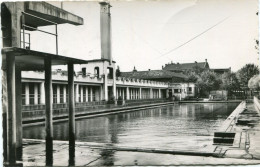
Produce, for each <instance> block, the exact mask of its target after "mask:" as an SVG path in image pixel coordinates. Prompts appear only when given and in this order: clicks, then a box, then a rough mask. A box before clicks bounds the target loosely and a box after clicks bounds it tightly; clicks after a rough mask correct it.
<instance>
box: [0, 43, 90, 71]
mask: <svg viewBox="0 0 260 167" xmlns="http://www.w3.org/2000/svg"><path fill="white" fill-rule="evenodd" d="M11 54H12V55H15V63H16V66H17V67H19V68H21V70H23V71H37V70H38V71H41V70H44V59H45V58H46V57H48V58H50V59H51V60H52V65H67V64H68V63H73V64H85V63H86V62H87V61H85V60H81V59H75V58H71V57H66V56H61V55H55V54H50V53H45V52H39V51H33V50H27V49H22V48H17V47H7V48H3V49H2V59H3V61H2V62H3V64H2V68H5V66H6V65H5V62H6V61H5V60H6V56H8V55H11Z"/></svg>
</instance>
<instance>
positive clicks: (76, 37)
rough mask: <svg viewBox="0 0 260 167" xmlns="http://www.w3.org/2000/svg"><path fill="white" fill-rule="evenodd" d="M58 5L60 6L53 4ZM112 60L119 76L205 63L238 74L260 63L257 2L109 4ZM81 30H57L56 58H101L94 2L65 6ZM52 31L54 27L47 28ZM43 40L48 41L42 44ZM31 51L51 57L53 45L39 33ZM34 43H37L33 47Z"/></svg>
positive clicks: (64, 27)
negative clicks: (78, 20)
mask: <svg viewBox="0 0 260 167" xmlns="http://www.w3.org/2000/svg"><path fill="white" fill-rule="evenodd" d="M52 4H55V5H58V6H59V5H60V3H59V2H58V3H54V2H52ZM110 4H111V5H112V8H111V17H112V56H113V59H114V60H115V61H116V63H117V65H119V66H120V69H121V71H130V70H132V69H133V67H134V66H135V67H136V69H137V70H148V69H154V70H156V69H161V68H162V65H164V64H166V63H168V62H171V61H173V62H175V63H176V62H180V63H185V62H194V61H198V62H201V61H205V59H207V60H208V62H209V65H210V68H228V67H231V68H232V71H236V70H238V69H239V68H241V67H242V66H243V65H245V64H246V63H255V64H257V65H258V64H259V59H258V54H257V51H256V49H255V39H257V38H258V17H257V15H256V12H257V11H258V1H257V0H172V1H166V0H165V1H131V2H122V1H121V2H118V1H112V2H111V3H110ZM63 6H64V9H65V10H67V11H69V12H72V13H74V14H76V15H79V16H81V17H83V18H84V25H82V26H73V25H59V26H58V31H59V54H61V55H64V56H69V57H75V58H81V59H86V60H91V59H99V58H101V54H100V28H99V26H100V18H99V17H100V9H99V4H98V2H64V3H63ZM45 29H48V30H54V28H53V27H48V28H45ZM46 41H47V42H46ZM32 42H33V43H32V49H36V50H42V51H47V52H53V53H55V50H54V46H55V40H54V38H53V37H51V36H47V37H46V34H44V35H42V34H40V33H39V32H38V33H37V35H36V34H35V33H34V35H32ZM34 43H36V44H37V45H36V44H35V45H34Z"/></svg>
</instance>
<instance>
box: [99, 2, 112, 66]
mask: <svg viewBox="0 0 260 167" xmlns="http://www.w3.org/2000/svg"><path fill="white" fill-rule="evenodd" d="M99 4H100V36H101V58H102V59H108V60H109V61H110V63H111V64H112V56H111V16H110V7H111V6H110V4H109V3H107V2H100V3H99Z"/></svg>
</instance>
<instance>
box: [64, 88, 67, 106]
mask: <svg viewBox="0 0 260 167" xmlns="http://www.w3.org/2000/svg"><path fill="white" fill-rule="evenodd" d="M63 101H64V103H67V90H66V85H63Z"/></svg>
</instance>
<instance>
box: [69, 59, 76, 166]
mask: <svg viewBox="0 0 260 167" xmlns="http://www.w3.org/2000/svg"><path fill="white" fill-rule="evenodd" d="M76 90H77V89H76ZM68 92H69V166H74V165H75V132H76V130H75V100H74V66H73V64H72V63H69V64H68Z"/></svg>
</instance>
